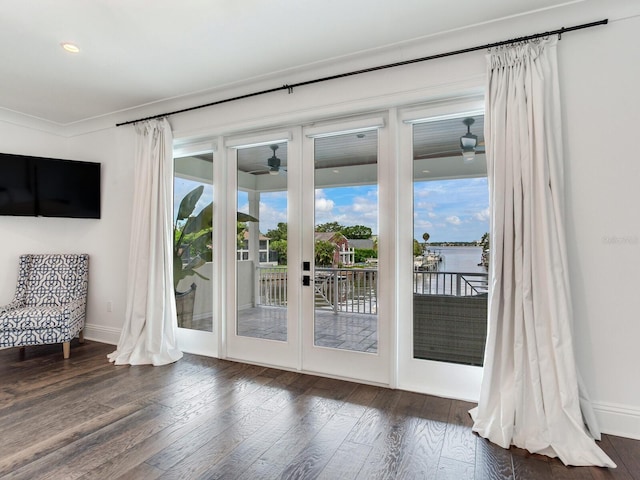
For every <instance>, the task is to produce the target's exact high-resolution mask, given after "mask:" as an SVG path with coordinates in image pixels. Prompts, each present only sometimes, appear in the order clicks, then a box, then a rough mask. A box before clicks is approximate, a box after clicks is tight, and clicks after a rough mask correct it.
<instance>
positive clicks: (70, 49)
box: [60, 42, 80, 53]
mask: <svg viewBox="0 0 640 480" xmlns="http://www.w3.org/2000/svg"><path fill="white" fill-rule="evenodd" d="M60 46H61V47H62V48H64V49H65V50H66V51H67V52H69V53H79V52H80V49H79V48H78V46H77V45H75V44H73V43H69V42H63V43H61V44H60Z"/></svg>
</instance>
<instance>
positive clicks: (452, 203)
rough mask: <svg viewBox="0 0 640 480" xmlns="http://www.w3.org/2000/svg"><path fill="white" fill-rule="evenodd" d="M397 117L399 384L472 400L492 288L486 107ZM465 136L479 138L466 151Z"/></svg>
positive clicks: (474, 104)
mask: <svg viewBox="0 0 640 480" xmlns="http://www.w3.org/2000/svg"><path fill="white" fill-rule="evenodd" d="M400 118H401V119H402V120H403V123H402V124H401V126H400V145H399V147H400V159H399V162H398V171H399V175H398V185H399V196H398V208H399V210H398V212H399V213H398V215H400V219H402V218H403V217H404V218H406V219H407V220H409V221H402V220H400V221H399V222H398V236H399V242H400V249H401V252H400V255H401V256H400V260H399V271H400V273H401V275H399V277H398V288H397V292H398V293H397V294H398V304H397V309H398V315H399V317H398V386H399V388H402V389H407V390H412V391H417V392H423V393H428V394H431V395H438V396H443V397H449V398H459V399H465V400H469V401H477V400H478V396H479V392H480V384H481V381H482V362H483V351H484V342H485V338H486V326H487V288H488V285H487V270H486V268H485V267H484V266H483V265H482V261H483V260H482V259H483V257H482V247H481V243H480V242H481V240H482V238H483V236H484V234H485V233H486V232H487V231H488V229H489V192H488V184H487V164H486V160H485V155H484V142H483V135H482V132H483V125H482V124H483V115H482V101H481V99H478V100H471V101H468V102H459V103H458V102H452V103H451V104H450V105H444V104H443V105H435V106H432V107H428V108H426V109H425V110H422V111H418V110H407V111H405V112H401V116H400ZM468 118H472V119H473V123H471V122H470V121H468V122H465V121H464V120H465V119H468ZM414 119H416V120H414ZM467 123H468V124H469V125H467ZM467 133H470V135H477V139H475V141H474V143H475V147H474V148H472V149H471V151H466V152H464V151H463V150H464V148H463V146H462V144H463V142H461V137H463V136H465V135H467ZM465 141H466V140H465ZM467 149H468V148H467ZM463 153H464V155H463ZM403 212H411V214H410V215H407V214H405V213H403ZM479 264H480V265H479Z"/></svg>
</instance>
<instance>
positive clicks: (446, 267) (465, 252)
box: [429, 247, 487, 273]
mask: <svg viewBox="0 0 640 480" xmlns="http://www.w3.org/2000/svg"><path fill="white" fill-rule="evenodd" d="M429 250H430V251H432V252H437V253H440V255H441V256H442V257H443V260H442V263H441V265H440V268H439V269H438V271H439V272H461V273H486V272H487V269H486V268H485V267H483V266H482V265H479V263H480V262H481V260H482V247H431V248H430V249H429Z"/></svg>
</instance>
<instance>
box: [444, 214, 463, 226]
mask: <svg viewBox="0 0 640 480" xmlns="http://www.w3.org/2000/svg"><path fill="white" fill-rule="evenodd" d="M447 223H450V224H451V225H460V224H461V223H462V220H460V217H458V216H456V215H451V216H450V217H447Z"/></svg>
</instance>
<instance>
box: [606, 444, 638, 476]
mask: <svg viewBox="0 0 640 480" xmlns="http://www.w3.org/2000/svg"><path fill="white" fill-rule="evenodd" d="M606 437H607V439H606V440H607V441H608V443H609V444H610V445H611V446H612V447H613V449H614V450H615V452H616V454H617V458H618V462H619V463H622V464H624V467H625V468H626V469H627V471H629V472H640V442H638V441H634V440H630V439H628V438H622V437H617V436H614V435H606ZM638 477H639V475H636V476H635V477H634V478H638Z"/></svg>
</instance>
